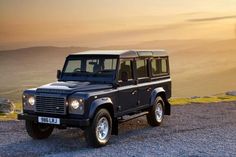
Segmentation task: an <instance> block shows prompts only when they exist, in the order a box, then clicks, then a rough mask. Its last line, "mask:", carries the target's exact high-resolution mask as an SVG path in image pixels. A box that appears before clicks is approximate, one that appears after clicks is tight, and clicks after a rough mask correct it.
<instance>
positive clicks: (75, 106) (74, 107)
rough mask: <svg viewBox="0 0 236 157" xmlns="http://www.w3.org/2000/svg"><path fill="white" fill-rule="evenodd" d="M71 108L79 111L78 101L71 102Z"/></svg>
mask: <svg viewBox="0 0 236 157" xmlns="http://www.w3.org/2000/svg"><path fill="white" fill-rule="evenodd" d="M71 107H72V108H73V109H75V110H76V109H77V108H79V101H78V100H72V101H71Z"/></svg>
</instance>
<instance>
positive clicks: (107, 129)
mask: <svg viewBox="0 0 236 157" xmlns="http://www.w3.org/2000/svg"><path fill="white" fill-rule="evenodd" d="M99 130H101V131H99ZM111 130H112V118H111V116H110V113H109V112H108V111H107V110H106V109H100V110H98V111H97V113H96V115H95V116H94V118H93V120H92V123H91V125H90V126H89V127H87V128H86V130H85V138H86V141H87V143H88V145H89V146H92V147H102V146H105V145H106V144H107V143H108V141H109V139H110V137H111Z"/></svg>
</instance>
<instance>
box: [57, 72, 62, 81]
mask: <svg viewBox="0 0 236 157" xmlns="http://www.w3.org/2000/svg"><path fill="white" fill-rule="evenodd" d="M60 78H61V70H57V79H58V80H59V79H60Z"/></svg>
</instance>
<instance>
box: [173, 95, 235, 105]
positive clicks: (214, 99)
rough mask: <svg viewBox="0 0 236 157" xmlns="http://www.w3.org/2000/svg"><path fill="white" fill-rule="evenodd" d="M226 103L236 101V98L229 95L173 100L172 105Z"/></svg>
mask: <svg viewBox="0 0 236 157" xmlns="http://www.w3.org/2000/svg"><path fill="white" fill-rule="evenodd" d="M225 101H236V96H229V95H224V94H220V95H215V96H210V97H199V98H172V99H170V103H171V104H172V105H186V104H191V103H201V104H204V103H214V102H225Z"/></svg>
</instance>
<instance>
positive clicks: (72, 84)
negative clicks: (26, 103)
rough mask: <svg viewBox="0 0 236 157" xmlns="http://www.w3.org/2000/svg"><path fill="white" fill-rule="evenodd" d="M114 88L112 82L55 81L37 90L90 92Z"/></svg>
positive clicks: (43, 91) (44, 91) (42, 91)
mask: <svg viewBox="0 0 236 157" xmlns="http://www.w3.org/2000/svg"><path fill="white" fill-rule="evenodd" d="M110 88H112V85H111V84H98V83H91V82H78V81H66V82H53V83H50V84H46V85H43V86H41V87H39V88H37V92H41V93H61V94H63V93H74V92H88V91H91V92H92V91H98V90H104V89H110Z"/></svg>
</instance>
